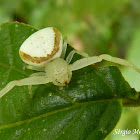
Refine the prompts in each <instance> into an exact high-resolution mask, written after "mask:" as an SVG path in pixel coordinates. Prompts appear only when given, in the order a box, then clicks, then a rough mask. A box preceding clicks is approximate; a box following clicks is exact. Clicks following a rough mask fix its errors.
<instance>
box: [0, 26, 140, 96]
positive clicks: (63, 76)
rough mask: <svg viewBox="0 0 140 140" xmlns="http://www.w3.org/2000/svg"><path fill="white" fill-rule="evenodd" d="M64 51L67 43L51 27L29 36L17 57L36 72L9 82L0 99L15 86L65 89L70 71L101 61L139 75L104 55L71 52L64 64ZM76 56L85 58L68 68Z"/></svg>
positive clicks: (117, 60) (121, 60) (130, 64)
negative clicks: (51, 86)
mask: <svg viewBox="0 0 140 140" xmlns="http://www.w3.org/2000/svg"><path fill="white" fill-rule="evenodd" d="M66 48H67V40H66V39H64V40H63V38H62V35H61V33H60V32H59V31H58V30H57V29H56V28H53V27H48V28H44V29H41V30H39V31H37V32H35V33H33V34H32V35H31V36H29V37H28V38H27V39H26V40H25V41H24V42H23V44H22V45H21V47H20V50H19V54H20V57H21V59H22V60H23V61H24V62H25V63H27V64H28V66H27V68H28V69H31V70H36V71H39V72H37V73H33V74H31V75H30V76H29V77H27V78H24V79H21V80H14V81H11V82H9V83H8V84H7V85H6V86H5V87H4V88H3V89H2V90H1V91H0V98H1V97H2V96H4V95H5V94H6V93H7V92H9V91H10V90H11V89H12V88H13V87H14V86H24V85H28V86H29V87H31V86H32V85H40V84H47V83H49V82H52V83H53V84H54V85H57V86H65V85H66V83H69V82H70V80H71V77H72V71H75V70H78V69H81V68H84V67H86V66H89V65H91V64H95V63H98V62H101V61H102V60H106V61H110V62H114V63H117V64H120V65H124V66H128V67H132V68H134V69H135V70H136V71H137V72H139V73H140V69H139V68H138V67H137V66H135V65H134V64H132V63H131V62H128V61H126V60H124V59H120V58H117V57H112V56H110V55H107V54H102V55H100V56H92V57H89V56H88V54H86V53H85V52H82V51H79V50H73V51H71V52H70V53H69V54H68V56H67V58H66V60H64V57H65V53H66ZM75 53H77V54H79V55H81V56H83V57H84V58H82V59H80V60H76V61H75V62H74V63H73V64H70V62H71V60H72V57H73V55H74V54H75Z"/></svg>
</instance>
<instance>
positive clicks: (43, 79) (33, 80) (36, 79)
mask: <svg viewBox="0 0 140 140" xmlns="http://www.w3.org/2000/svg"><path fill="white" fill-rule="evenodd" d="M49 82H52V80H51V79H49V78H48V77H47V76H32V77H28V78H24V79H21V80H15V81H11V82H9V83H8V84H7V85H6V86H5V87H4V88H3V89H2V90H1V91H0V98H1V97H2V96H4V95H5V94H6V93H7V92H8V91H10V90H11V89H12V88H13V87H14V86H25V85H40V84H46V83H49Z"/></svg>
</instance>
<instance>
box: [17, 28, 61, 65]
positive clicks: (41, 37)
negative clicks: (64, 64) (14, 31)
mask: <svg viewBox="0 0 140 140" xmlns="http://www.w3.org/2000/svg"><path fill="white" fill-rule="evenodd" d="M62 46H63V38H62V35H61V33H60V32H59V31H58V30H57V29H56V28H53V27H47V28H44V29H41V30H39V31H37V32H35V33H33V34H32V35H31V36H29V37H28V38H27V39H26V40H25V41H24V42H23V44H22V45H21V47H20V50H19V54H20V57H21V59H22V60H23V61H24V62H25V63H27V64H29V65H33V66H44V65H45V64H46V63H47V62H49V61H50V60H52V59H54V58H58V57H60V56H61V53H62Z"/></svg>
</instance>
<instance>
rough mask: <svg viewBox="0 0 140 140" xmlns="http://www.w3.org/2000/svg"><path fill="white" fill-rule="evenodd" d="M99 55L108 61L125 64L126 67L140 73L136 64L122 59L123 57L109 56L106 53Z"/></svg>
mask: <svg viewBox="0 0 140 140" xmlns="http://www.w3.org/2000/svg"><path fill="white" fill-rule="evenodd" d="M99 57H100V58H101V59H102V60H106V61H110V62H113V63H117V64H120V65H123V66H127V67H132V68H134V69H135V70H136V71H137V72H139V73H140V68H138V67H137V66H136V65H134V64H133V63H131V62H129V61H127V60H124V59H121V58H117V57H112V56H110V55H108V54H102V55H100V56H99Z"/></svg>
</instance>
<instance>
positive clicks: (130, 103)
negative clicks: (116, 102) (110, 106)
mask: <svg viewBox="0 0 140 140" xmlns="http://www.w3.org/2000/svg"><path fill="white" fill-rule="evenodd" d="M138 94H139V96H138V98H137V99H136V100H132V99H124V100H123V106H124V107H140V92H138Z"/></svg>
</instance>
